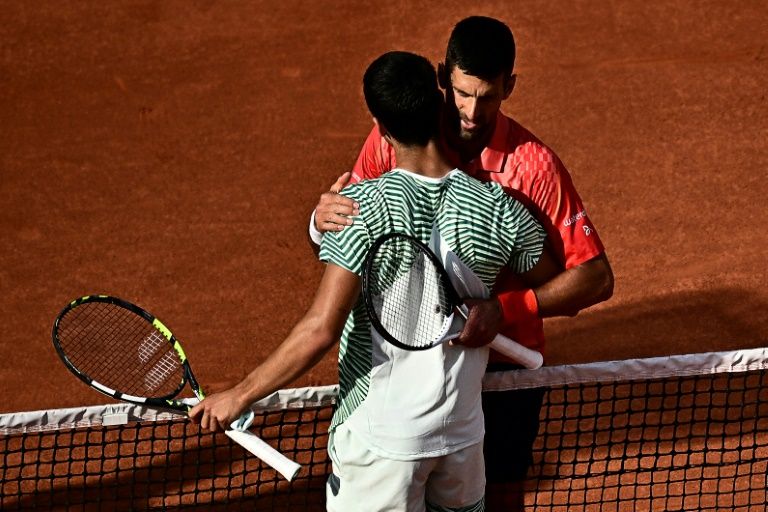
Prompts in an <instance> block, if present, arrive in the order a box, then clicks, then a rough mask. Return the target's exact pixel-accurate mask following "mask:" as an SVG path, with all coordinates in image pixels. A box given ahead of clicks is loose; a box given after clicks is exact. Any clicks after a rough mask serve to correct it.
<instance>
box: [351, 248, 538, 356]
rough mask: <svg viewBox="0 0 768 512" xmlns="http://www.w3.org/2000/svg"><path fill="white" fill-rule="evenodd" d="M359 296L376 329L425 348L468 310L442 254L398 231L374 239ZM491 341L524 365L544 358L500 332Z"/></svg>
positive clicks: (452, 334)
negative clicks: (437, 254) (439, 256)
mask: <svg viewBox="0 0 768 512" xmlns="http://www.w3.org/2000/svg"><path fill="white" fill-rule="evenodd" d="M363 300H364V302H365V306H366V309H367V310H368V316H369V317H370V319H371V324H372V325H373V327H374V329H376V331H377V332H378V333H379V334H380V335H381V336H382V337H383V338H384V339H385V340H387V341H388V342H390V343H392V344H393V345H395V346H397V347H400V348H402V349H405V350H425V349H429V348H432V347H434V346H436V345H438V344H440V343H444V342H446V341H449V340H451V339H455V338H457V337H458V336H459V332H460V330H461V327H462V326H463V322H464V320H466V318H467V313H468V309H467V307H466V306H465V305H464V303H463V301H462V298H461V297H460V296H459V294H458V293H457V292H456V289H455V288H454V287H453V285H452V284H451V279H450V277H449V275H448V273H447V272H446V270H445V268H444V267H443V264H442V262H441V261H440V259H439V258H438V257H437V256H436V255H435V254H434V253H433V252H432V251H431V250H430V249H429V247H427V246H426V245H425V244H424V243H422V242H421V241H420V240H418V239H416V238H414V237H412V236H409V235H405V234H402V233H388V234H386V235H383V236H381V237H379V238H378V239H376V241H374V243H373V246H372V247H371V249H370V251H369V252H368V255H367V256H366V261H365V267H364V270H363ZM457 314H458V318H457V316H456V315H457ZM457 327H458V328H457ZM457 331H458V332H457ZM490 346H491V347H492V348H493V349H494V350H496V351H498V352H500V353H502V354H504V355H505V356H507V357H509V358H511V359H513V360H515V361H517V362H519V363H520V364H521V365H523V366H525V367H526V368H530V369H536V368H539V367H541V365H542V363H543V357H542V355H541V353H539V352H537V351H535V350H531V349H529V348H527V347H524V346H522V345H520V344H519V343H517V342H515V341H512V340H511V339H509V338H507V337H506V336H503V335H501V334H498V335H496V337H495V338H494V340H493V341H492V342H491V345H490Z"/></svg>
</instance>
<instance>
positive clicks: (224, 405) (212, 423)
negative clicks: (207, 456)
mask: <svg viewBox="0 0 768 512" xmlns="http://www.w3.org/2000/svg"><path fill="white" fill-rule="evenodd" d="M246 407H247V404H245V403H244V402H243V400H242V397H241V394H240V393H239V391H238V389H237V387H234V388H232V389H229V390H227V391H224V392H221V393H216V394H213V395H209V396H208V397H206V398H205V400H203V401H202V402H200V403H199V404H197V405H196V406H195V407H193V408H192V410H191V411H189V419H191V420H192V421H193V422H195V423H199V424H200V426H201V427H202V428H203V429H205V430H218V431H224V430H227V429H229V426H230V425H231V424H232V422H233V421H235V420H236V419H237V418H239V417H240V415H241V414H242V412H243V411H245V409H246Z"/></svg>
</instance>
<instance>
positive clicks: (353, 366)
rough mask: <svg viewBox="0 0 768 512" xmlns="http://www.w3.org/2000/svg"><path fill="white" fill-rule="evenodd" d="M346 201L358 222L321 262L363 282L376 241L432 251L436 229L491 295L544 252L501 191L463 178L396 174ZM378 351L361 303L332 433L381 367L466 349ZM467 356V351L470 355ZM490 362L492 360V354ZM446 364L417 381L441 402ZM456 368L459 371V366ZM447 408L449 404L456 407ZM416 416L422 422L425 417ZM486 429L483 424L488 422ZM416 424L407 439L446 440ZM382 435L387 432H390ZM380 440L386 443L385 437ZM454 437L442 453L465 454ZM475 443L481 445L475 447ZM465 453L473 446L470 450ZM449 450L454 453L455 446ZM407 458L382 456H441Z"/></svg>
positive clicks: (519, 208) (525, 218) (537, 230)
mask: <svg viewBox="0 0 768 512" xmlns="http://www.w3.org/2000/svg"><path fill="white" fill-rule="evenodd" d="M344 195H345V196H347V197H349V198H351V199H354V200H355V201H357V202H358V203H359V204H360V215H359V216H358V217H356V218H355V222H354V223H353V224H352V225H351V226H348V227H346V228H345V229H344V230H343V231H339V232H328V233H326V234H325V235H324V236H323V239H322V242H321V244H320V259H321V260H322V261H325V262H327V263H333V264H335V265H338V266H340V267H343V268H345V269H347V270H349V271H351V272H354V273H355V274H358V275H361V274H362V271H363V264H364V261H365V257H366V255H367V253H368V250H369V249H370V247H371V246H372V244H373V242H374V240H376V239H377V238H378V237H379V236H381V235H384V234H386V233H390V232H400V233H405V234H408V235H411V236H414V237H416V238H418V239H420V240H421V241H423V242H425V243H429V240H430V236H431V235H432V232H433V229H435V228H436V229H437V230H438V231H439V232H440V235H441V236H442V238H443V240H444V241H445V242H447V244H448V245H449V246H450V247H451V250H452V251H453V252H454V253H456V255H457V256H458V257H459V258H461V260H462V261H463V262H464V263H465V264H467V266H469V268H471V269H472V270H473V271H474V272H475V273H476V274H477V276H478V277H479V278H480V279H481V280H482V281H483V282H484V283H485V284H486V286H488V287H489V288H492V287H493V285H494V282H495V280H496V277H497V275H498V273H499V271H500V270H501V269H502V268H503V267H510V268H511V269H512V270H513V271H514V272H517V273H523V272H526V271H528V270H530V269H531V268H533V266H534V265H535V264H536V263H537V262H538V259H539V256H540V255H541V251H542V248H543V244H544V238H545V233H544V231H543V229H542V228H541V226H540V225H539V224H538V222H537V221H536V220H535V219H534V218H533V216H532V215H531V214H530V213H529V212H528V210H526V209H525V207H524V206H523V205H522V204H520V203H519V202H517V201H516V200H515V199H513V198H512V197H510V196H508V195H507V194H506V193H505V192H504V191H503V189H502V188H501V187H500V186H499V185H498V184H496V183H482V182H480V181H478V180H475V179H474V178H471V177H469V176H468V175H466V174H465V173H463V172H461V171H458V170H454V171H451V172H450V173H448V174H447V175H445V176H444V177H442V178H439V179H436V178H427V177H424V176H421V175H418V174H414V173H411V172H409V171H405V170H402V169H395V170H393V171H391V172H388V173H386V174H384V175H383V176H381V177H380V178H377V179H373V180H367V181H363V182H360V183H356V184H354V185H351V186H349V187H347V188H345V189H344ZM380 344H385V345H388V344H386V342H383V341H381V340H380V338H378V336H377V335H376V334H375V333H372V329H371V324H370V322H369V320H368V316H367V313H366V309H365V305H364V303H363V301H362V299H360V300H358V302H357V304H356V305H355V307H354V308H353V310H352V312H351V313H350V315H349V318H348V319H347V322H346V325H345V328H344V331H343V334H342V338H341V344H340V347H339V388H340V392H339V403H338V406H337V410H336V412H335V413H334V417H333V421H332V425H331V429H332V430H333V429H334V428H335V427H336V426H337V425H339V424H341V423H342V422H345V421H347V420H348V419H349V418H350V416H351V415H352V414H353V413H354V412H355V411H356V410H357V409H358V408H360V406H361V404H363V403H364V402H365V401H366V399H367V398H368V397H369V395H374V393H372V392H371V390H370V386H371V375H372V372H374V373H375V372H380V370H381V367H382V366H386V365H390V366H396V365H398V364H401V362H402V361H403V359H402V358H405V357H408V358H412V357H425V358H432V359H434V358H438V359H440V358H442V359H441V360H446V357H447V356H445V355H442V356H441V355H440V354H439V351H440V350H448V351H450V350H454V351H461V350H462V348H461V347H456V346H453V347H450V346H448V345H440V346H438V347H435V348H433V349H430V350H427V351H423V352H428V353H430V354H429V355H423V353H416V352H407V351H400V349H397V348H396V347H392V346H389V347H380V346H378V345H380ZM441 347H445V348H441ZM393 351H394V352H393ZM397 351H400V352H402V354H401V353H399V352H397ZM469 351H470V350H466V352H469ZM416 354H421V355H416ZM457 357H459V359H456V361H459V362H460V361H463V359H461V357H463V356H457ZM485 357H486V358H487V353H486V355H485ZM442 364H444V363H440V362H433V361H432V360H431V359H424V360H423V361H419V362H418V365H419V366H418V368H419V375H418V377H417V378H418V379H419V383H420V384H419V385H420V386H422V385H426V386H434V387H435V388H436V389H440V392H439V395H440V396H443V395H444V394H445V393H446V392H445V391H444V388H445V386H448V385H449V384H447V383H446V382H438V381H440V380H442V379H443V377H442V375H443V374H444V373H445V371H444V369H443V368H442V366H441V367H439V368H435V369H434V372H433V373H432V374H430V368H429V366H430V365H442ZM483 364H484V363H483ZM454 366H460V365H459V364H454ZM483 370H484V367H483ZM393 375H394V373H393ZM481 377H482V373H481V374H480V376H479V377H478V378H477V380H478V382H477V389H478V390H479V386H480V382H479V380H480V378H481ZM425 382H426V384H424V383H425ZM441 386H442V387H441ZM477 395H478V396H477V404H476V408H477V409H478V410H479V392H478V393H477ZM438 400H440V398H438ZM446 400H448V402H450V400H451V399H450V398H447V399H446ZM451 404H452V402H451ZM451 404H449V406H450V407H452V406H453V405H451ZM371 406H373V404H371ZM377 407H378V405H377ZM404 407H407V405H405V406H404ZM424 407H425V408H430V409H434V408H433V407H431V406H430V405H429V404H425V405H424ZM472 407H475V405H473V406H472ZM443 412H445V411H443ZM415 414H416V415H417V416H418V414H420V413H418V412H416V413H415ZM424 414H430V412H429V411H426V410H425V411H424ZM481 414H482V413H481V412H480V415H481ZM449 415H450V414H449ZM405 417H406V418H407V417H408V415H407V414H406V415H405ZM454 420H455V422H457V425H458V424H461V421H462V419H461V418H454V419H451V422H454ZM393 421H396V420H393ZM440 421H442V424H444V423H445V420H444V419H443V420H440ZM440 421H438V423H440ZM472 421H473V422H474V423H475V425H474V426H473V427H472V428H474V429H477V425H476V423H477V418H473V419H472ZM480 421H481V423H482V416H480ZM362 423H365V422H362ZM369 423H370V422H369ZM418 423H419V422H418V421H416V420H414V421H412V422H411V425H410V426H408V427H407V428H405V431H407V432H404V433H403V435H404V436H416V437H419V436H427V435H436V434H440V433H439V432H433V431H432V430H434V429H433V426H434V425H432V426H429V427H426V426H425V427H424V428H425V429H426V430H430V431H429V432H414V431H413V430H414V429H417V430H418V428H419V427H418ZM433 423H434V422H433ZM414 425H416V426H414ZM425 425H426V424H425ZM457 429H458V430H457V432H463V434H460V435H459V437H461V436H462V435H464V434H465V433H466V432H467V428H464V429H463V430H462V428H461V427H457ZM479 429H480V439H482V426H480V427H479ZM381 430H382V432H383V431H384V430H386V429H384V428H382V429H381ZM438 430H439V429H438ZM381 435H382V437H384V438H386V435H385V434H384V433H382V434H381ZM397 435H399V434H395V436H396V437H397ZM454 437H456V436H451V435H448V436H447V439H446V438H445V437H443V439H442V440H441V441H440V443H441V444H440V446H445V444H446V443H447V444H448V445H452V446H455V448H456V449H460V448H462V447H463V446H459V445H462V442H461V441H460V440H456V439H454ZM474 437H477V436H476V435H475V436H474ZM465 441H466V440H465ZM473 442H477V439H475V440H474V441H473ZM463 445H467V443H466V442H464V443H463ZM398 446H400V445H398ZM433 448H434V447H433ZM447 449H448V450H449V452H450V450H451V448H450V446H449V447H448V448H447ZM403 450H404V452H403ZM403 450H400V451H398V450H395V449H392V450H390V449H389V448H388V447H387V446H384V447H382V449H381V451H382V452H383V453H384V454H386V455H391V454H392V452H393V451H398V453H400V452H403V453H405V452H408V453H409V454H411V455H413V456H417V455H419V454H424V453H429V454H430V455H436V451H435V449H429V448H425V449H421V448H418V449H417V448H414V449H411V448H407V449H406V448H403ZM438 451H440V450H438ZM443 451H444V450H443ZM411 452H413V453H411ZM417 452H418V453H417ZM401 454H402V453H401ZM408 456H409V455H406V456H405V457H404V458H408Z"/></svg>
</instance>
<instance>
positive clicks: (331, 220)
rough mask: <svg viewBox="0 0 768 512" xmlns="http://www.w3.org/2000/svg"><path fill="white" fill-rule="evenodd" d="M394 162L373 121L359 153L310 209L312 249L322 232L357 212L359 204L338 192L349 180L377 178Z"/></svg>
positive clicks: (335, 227)
mask: <svg viewBox="0 0 768 512" xmlns="http://www.w3.org/2000/svg"><path fill="white" fill-rule="evenodd" d="M394 166H395V157H394V152H393V151H392V147H391V146H390V145H389V144H388V143H387V142H386V141H385V140H384V138H383V137H382V136H381V132H380V131H379V127H378V125H374V127H373V129H372V130H371V132H370V133H369V134H368V137H367V138H366V139H365V143H364V144H363V147H362V148H361V149H360V154H359V155H358V157H357V161H356V162H355V165H354V167H353V168H352V171H351V172H345V173H344V174H342V175H341V176H339V177H338V179H337V180H336V182H335V183H334V184H333V185H332V186H331V188H330V190H329V191H328V192H325V193H323V194H322V195H321V196H320V200H319V201H318V203H317V206H316V207H315V210H314V212H313V213H312V218H311V221H310V224H309V239H310V241H311V242H312V246H313V250H314V251H315V253H317V247H316V246H318V245H320V240H321V239H322V237H323V233H326V232H328V231H341V230H342V229H344V228H345V227H347V226H349V225H351V224H352V222H353V220H352V217H354V216H356V215H359V214H360V205H359V204H357V203H356V202H355V201H353V200H352V199H349V198H348V197H345V196H343V195H341V194H340V192H341V190H342V189H343V188H344V187H345V186H347V185H349V184H352V183H358V182H360V181H363V180H368V179H372V178H378V177H379V176H381V175H382V174H383V173H385V172H387V171H390V170H392V169H393V168H394Z"/></svg>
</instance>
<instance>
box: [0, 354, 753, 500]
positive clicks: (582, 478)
mask: <svg viewBox="0 0 768 512" xmlns="http://www.w3.org/2000/svg"><path fill="white" fill-rule="evenodd" d="M767 358H768V353H767V352H766V351H765V350H763V349H760V350H751V351H739V352H732V353H711V354H697V355H689V356H675V357H670V358H654V359H640V360H631V361H623V362H611V363H595V364H591V365H575V366H563V367H546V368H543V369H541V370H535V371H518V372H505V373H502V374H494V375H493V376H492V377H490V378H487V379H486V382H485V387H486V389H488V390H489V391H486V392H493V391H490V390H501V389H516V388H544V389H545V390H546V392H545V398H544V406H543V407H542V410H541V414H540V419H541V424H540V428H539V435H538V437H537V440H536V443H535V446H534V463H533V465H532V466H531V468H530V470H529V473H528V477H527V479H526V482H525V488H526V496H525V503H526V510H532V511H601V512H605V511H624V510H632V511H642V510H649V511H650V510H666V511H684V510H685V511H687V510H691V511H693V510H697V511H699V510H704V511H707V510H711V511H715V510H734V511H743V512H746V511H752V510H765V509H766V505H767V504H768V491H767V490H766V489H767V488H768V476H767V475H768V382H766V381H767V380H768V376H766V372H765V368H766V365H767V364H768V359H767ZM336 392H337V388H335V387H326V388H312V389H302V390H288V391H285V392H280V393H278V394H276V395H274V396H272V397H270V398H269V399H267V400H264V401H261V402H259V403H257V404H256V405H255V406H254V407H255V408H256V409H257V410H258V411H259V413H258V415H257V420H256V422H255V426H254V429H255V430H254V431H255V433H257V434H258V435H260V436H262V437H263V438H264V439H265V440H267V441H268V442H270V443H271V444H272V445H273V446H275V447H276V448H278V449H279V450H280V451H282V452H283V453H285V454H286V455H287V456H289V457H291V458H293V459H295V460H297V461H298V462H300V463H302V464H303V465H304V467H303V468H302V471H301V472H300V473H299V475H298V476H297V478H296V479H295V480H294V481H293V482H292V483H290V484H289V483H287V482H286V481H285V480H282V479H280V478H279V477H278V475H276V474H275V472H274V471H273V470H271V469H270V468H268V467H266V466H264V465H263V464H262V463H261V462H259V461H258V460H257V459H255V458H253V457H251V456H250V455H248V454H246V453H244V452H243V450H242V449H240V448H239V447H238V446H237V445H234V444H232V443H231V442H230V441H229V439H228V438H227V437H226V436H224V435H223V434H220V435H219V434H217V435H212V434H208V433H201V432H200V431H199V430H198V429H197V427H196V426H195V425H193V424H190V423H189V422H187V421H185V420H184V419H183V418H180V417H177V416H173V415H169V414H167V413H162V414H159V413H154V412H152V411H149V410H146V409H142V408H140V407H137V406H129V405H114V406H107V407H90V408H84V409H67V410H57V411H46V412H43V413H18V414H6V415H0V433H1V436H0V446H2V469H1V470H0V471H2V490H1V492H0V509H2V510H27V509H32V508H43V509H49V508H54V507H55V508H56V509H60V510H135V509H142V510H144V509H174V508H182V507H183V508H193V509H194V508H199V509H201V510H202V509H204V510H217V509H221V510H224V509H226V510H241V509H248V510H275V511H283V510H290V511H293V510H296V511H311V510H323V502H324V484H325V479H326V476H327V474H328V472H329V471H330V464H329V462H328V459H327V456H326V452H325V450H326V446H327V436H326V432H327V428H328V425H329V423H330V417H331V414H332V408H333V403H334V398H335V394H336ZM120 415H123V418H122V419H126V417H127V420H128V421H127V422H125V423H124V424H120V425H106V424H105V422H106V423H110V422H113V421H114V420H113V418H114V417H115V416H118V417H119V416H120Z"/></svg>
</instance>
